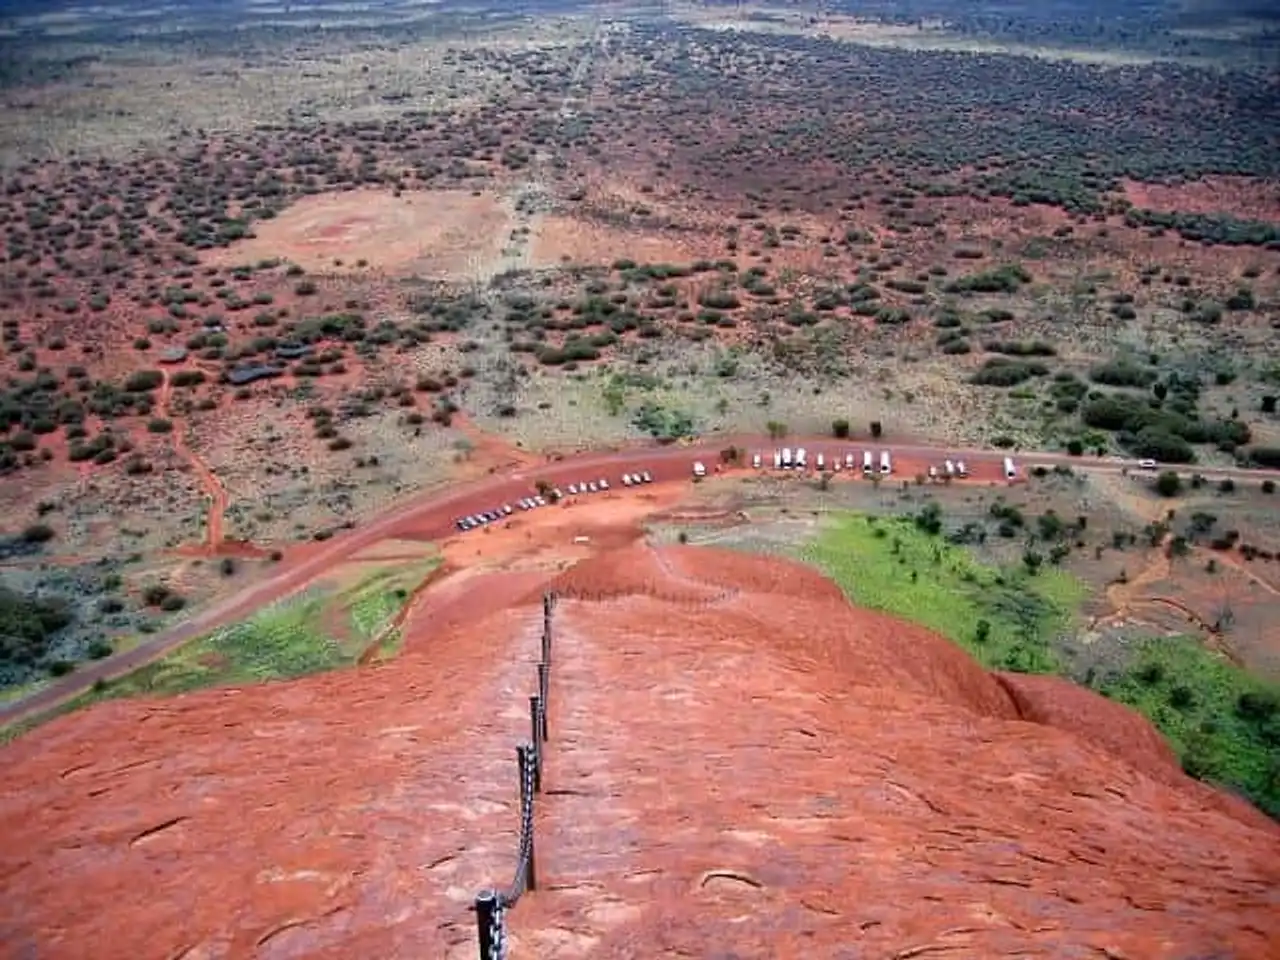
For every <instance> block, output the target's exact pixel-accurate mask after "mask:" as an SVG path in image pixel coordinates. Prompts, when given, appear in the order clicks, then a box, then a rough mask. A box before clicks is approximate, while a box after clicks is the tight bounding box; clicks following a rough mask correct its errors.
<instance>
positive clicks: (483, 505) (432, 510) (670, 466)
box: [0, 436, 1276, 725]
mask: <svg viewBox="0 0 1280 960" xmlns="http://www.w3.org/2000/svg"><path fill="white" fill-rule="evenodd" d="M784 444H786V445H788V446H790V447H792V448H793V449H794V448H795V447H800V446H802V447H804V448H805V449H806V450H807V451H809V454H810V460H809V463H810V465H812V464H813V462H814V459H813V458H816V456H817V454H819V453H822V454H823V455H824V456H826V457H827V458H831V457H834V456H836V455H837V454H839V455H840V456H841V457H843V456H844V455H845V454H846V453H849V452H851V451H854V450H857V451H861V450H863V449H866V448H868V447H869V448H871V449H874V450H877V451H879V450H882V449H883V450H889V451H890V452H891V453H892V454H893V456H894V458H895V464H894V474H895V479H901V478H902V477H911V476H914V475H915V473H916V472H917V471H919V470H922V469H927V465H928V464H930V463H934V464H937V463H941V462H942V460H944V459H945V458H948V457H950V458H963V459H964V460H965V461H966V463H967V465H968V467H969V470H970V473H971V476H972V481H971V482H982V483H985V482H1003V480H1004V476H1003V470H1002V463H1003V460H1004V457H1005V454H1004V453H1003V452H1000V451H991V450H965V449H959V448H954V447H953V448H947V447H934V446H921V445H908V444H893V443H876V442H874V441H868V440H865V439H850V440H833V439H831V438H830V437H815V438H807V437H789V438H787V439H786V440H783V441H774V440H770V439H769V438H767V437H760V436H736V437H720V438H716V439H715V440H707V441H703V442H699V443H696V444H693V445H690V446H647V447H635V448H631V449H625V450H615V451H610V452H605V453H583V454H577V455H573V456H570V457H565V458H563V459H560V460H554V459H553V460H551V461H549V462H547V463H545V464H541V465H539V466H518V467H514V468H512V469H510V470H507V471H505V472H502V473H499V474H496V475H494V476H492V477H490V478H487V479H485V480H483V481H480V482H478V483H475V484H472V485H470V486H467V487H464V488H462V489H459V490H456V491H454V492H450V493H446V494H444V495H438V494H428V495H427V496H429V497H430V499H417V500H413V501H410V502H408V503H406V504H404V505H402V506H400V507H397V508H395V509H393V510H391V511H389V512H387V513H386V514H384V515H383V516H381V517H378V518H376V519H375V520H373V521H371V522H369V523H367V524H365V525H364V526H363V527H358V528H356V529H354V530H351V531H349V532H345V533H342V534H339V535H337V536H336V537H334V539H333V540H332V541H330V542H328V543H326V544H325V546H324V547H322V548H321V549H319V550H317V551H315V552H314V553H311V554H310V555H309V556H307V557H305V558H304V559H301V560H299V561H297V562H292V563H291V562H288V561H286V562H284V563H282V564H281V565H280V567H279V569H278V570H277V571H276V572H275V573H274V575H270V576H267V577H266V578H265V579H263V580H260V581H259V582H258V583H256V584H255V585H253V586H251V587H249V588H247V589H246V590H243V591H241V592H240V593H238V594H236V595H234V596H232V597H229V598H227V599H225V600H222V601H219V602H217V603H214V604H212V605H211V606H208V607H206V608H205V609H203V610H201V611H199V612H197V613H196V614H195V615H194V616H192V617H191V618H190V619H189V620H186V621H184V622H183V623H181V624H178V625H177V626H175V627H173V628H172V629H170V630H167V631H165V632H164V633H161V634H157V635H155V636H153V637H151V638H149V639H147V640H145V641H143V642H142V643H140V644H139V645H138V646H136V647H134V648H133V649H131V650H129V651H127V652H125V653H122V654H119V655H118V656H113V657H110V658H108V659H106V660H100V661H95V662H93V663H89V664H86V665H84V666H83V667H81V668H80V669H79V670H77V671H76V672H75V673H73V674H71V675H69V676H66V677H63V678H61V679H60V680H58V681H57V682H56V683H53V684H50V685H49V686H48V687H45V688H44V689H42V690H39V691H37V692H35V693H33V694H32V695H31V696H29V697H26V698H24V699H21V700H16V701H13V702H10V703H7V704H5V705H3V706H0V725H7V724H10V723H13V722H15V721H17V720H21V719H23V718H25V717H28V716H31V715H33V714H36V713H40V712H43V711H47V710H50V709H52V708H54V707H56V706H58V705H59V704H61V703H63V702H64V701H66V700H68V699H70V698H71V697H74V696H76V695H78V694H80V693H82V692H84V691H86V690H88V689H89V688H90V687H92V686H93V684H94V683H95V682H96V681H98V680H109V679H111V678H113V677H118V676H122V675H124V674H127V673H129V672H131V671H133V670H136V669H137V668H138V667H140V666H143V665H145V664H147V663H150V662H151V661H153V660H156V659H158V658H159V657H162V656H164V655H165V654H166V653H169V652H170V651H172V650H173V649H174V648H176V647H178V646H179V645H181V644H183V643H185V642H187V641H188V640H192V639H194V638H196V637H199V636H202V635H204V634H207V633H209V632H210V631H212V630H214V629H216V628H218V627H220V626H224V625H226V624H228V623H232V622H235V621H237V620H241V619H244V618H245V617H246V616H248V615H249V614H251V613H252V612H253V611H255V610H257V609H258V608H259V607H262V606H264V605H265V604H268V603H271V602H272V601H275V600H279V599H281V598H283V597H286V596H288V595H290V594H292V593H295V592H296V591H297V590H299V589H301V588H302V587H304V586H305V585H306V584H307V583H309V582H310V581H312V580H314V579H315V578H316V577H318V576H320V575H322V574H323V573H325V572H326V571H327V570H328V569H329V568H331V567H332V566H334V565H335V564H338V563H341V562H343V561H345V560H346V559H348V558H349V557H350V556H351V555H353V554H355V553H357V552H358V551H360V550H361V549H363V548H365V547H367V546H369V545H370V544H372V543H376V542H377V541H379V540H383V539H389V538H393V537H395V536H396V532H397V531H398V530H399V529H401V528H405V527H411V528H412V530H413V533H414V535H415V536H417V537H427V538H440V537H445V536H449V535H452V534H453V533H454V532H455V527H454V522H455V521H456V519H457V518H458V517H460V516H464V515H466V514H472V513H477V512H480V511H483V510H488V509H492V508H493V507H495V506H500V505H501V504H503V503H506V502H509V501H513V500H517V499H519V498H520V497H522V496H528V495H530V494H531V493H532V492H533V490H534V485H535V483H537V482H538V481H539V480H545V481H546V482H548V483H550V484H553V485H556V486H561V487H567V486H568V485H569V484H570V483H578V482H583V481H591V480H599V479H600V478H601V477H606V478H608V480H609V482H610V483H611V484H614V485H615V486H619V485H620V484H621V481H620V479H619V478H620V476H621V474H622V472H624V471H635V470H642V469H643V470H648V471H650V472H651V473H652V474H653V479H654V481H655V482H657V483H664V482H671V481H677V480H686V479H688V478H689V477H690V475H691V473H692V468H693V464H694V463H695V461H701V462H703V463H704V464H706V466H707V468H708V470H709V471H710V470H711V469H712V468H713V467H714V465H715V464H716V463H718V462H719V459H720V458H719V454H720V451H721V450H724V449H726V448H728V447H730V446H734V447H736V448H737V449H738V450H740V451H744V452H745V454H746V458H747V459H746V462H747V463H748V464H749V463H750V462H751V460H750V458H751V456H752V455H753V454H754V453H757V452H758V453H760V454H761V456H762V458H763V459H764V460H765V466H766V468H772V460H773V451H774V449H775V448H777V447H780V446H783V445H784ZM1012 456H1013V457H1014V459H1015V462H1016V463H1017V464H1018V465H1019V470H1020V471H1025V470H1026V469H1027V468H1028V467H1030V466H1032V465H1036V464H1043V465H1045V466H1048V467H1053V466H1057V465H1059V464H1064V465H1069V466H1071V467H1073V468H1074V469H1077V470H1087V471H1092V472H1109V473H1120V472H1122V471H1124V470H1136V469H1137V461H1132V460H1122V459H1118V458H1113V459H1100V458H1087V457H1071V456H1068V455H1066V454H1057V453H1018V454H1012ZM1206 476H1209V477H1210V478H1211V479H1216V478H1219V477H1231V478H1233V479H1236V480H1249V479H1256V480H1262V479H1265V478H1268V477H1272V478H1274V477H1275V476H1276V472H1275V471H1264V470H1242V469H1224V470H1214V471H1208V472H1206Z"/></svg>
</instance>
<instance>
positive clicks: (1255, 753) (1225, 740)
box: [1102, 637, 1280, 818]
mask: <svg viewBox="0 0 1280 960" xmlns="http://www.w3.org/2000/svg"><path fill="white" fill-rule="evenodd" d="M1102 692H1103V693H1104V694H1106V695H1107V696H1108V697H1110V698H1112V699H1113V700H1117V701H1119V702H1121V703H1126V704H1128V705H1129V706H1131V707H1133V708H1135V709H1136V710H1138V711H1139V712H1140V713H1142V714H1143V715H1144V716H1145V717H1147V718H1148V719H1150V720H1151V722H1152V723H1154V724H1155V725H1156V727H1157V728H1159V730H1160V732H1161V733H1163V734H1164V735H1165V737H1166V738H1167V739H1168V740H1169V743H1170V744H1171V745H1172V747H1173V749H1174V750H1175V751H1177V753H1178V756H1179V757H1180V758H1181V759H1182V765H1183V768H1184V769H1185V770H1186V771H1187V772H1188V773H1190V774H1191V775H1192V776H1195V777H1198V778H1200V779H1202V780H1207V781H1210V782H1212V783H1217V784H1220V785H1222V786H1225V787H1229V788H1231V789H1233V790H1236V791H1238V792H1240V793H1243V794H1244V795H1245V796H1246V797H1248V798H1249V799H1250V800H1252V801H1253V802H1254V803H1255V804H1256V805H1257V806H1258V807H1260V808H1261V809H1263V810H1265V811H1266V812H1267V813H1269V814H1270V815H1271V816H1273V817H1278V818H1280V688H1277V687H1276V686H1274V685H1270V684H1267V683H1265V682H1264V681H1263V680H1261V679H1259V678H1257V677H1254V676H1252V675H1250V674H1248V673H1246V672H1245V671H1243V670H1241V669H1239V668H1238V667H1235V666H1233V665H1232V664H1230V663H1228V662H1227V661H1226V660H1224V659H1222V658H1221V657H1219V656H1217V655H1216V654H1214V653H1212V652H1210V651H1208V650H1206V649H1204V648H1203V647H1202V646H1201V645H1200V644H1199V643H1197V642H1196V641H1195V640H1194V639H1192V638H1187V637H1174V638H1171V639H1168V638H1160V639H1154V640H1148V641H1146V642H1145V643H1144V644H1142V646H1141V647H1140V648H1139V649H1138V651H1137V653H1136V656H1135V658H1134V661H1133V663H1131V664H1130V665H1129V667H1128V669H1127V670H1125V672H1124V673H1123V674H1121V675H1120V676H1119V677H1116V678H1111V679H1109V680H1107V681H1105V682H1104V683H1103V685H1102ZM1246 694H1247V695H1249V696H1250V698H1251V699H1252V701H1253V703H1254V704H1258V705H1260V707H1259V708H1256V709H1254V710H1248V709H1246V710H1244V711H1242V710H1241V708H1240V707H1241V697H1243V696H1245V695H1246Z"/></svg>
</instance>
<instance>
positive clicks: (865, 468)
mask: <svg viewBox="0 0 1280 960" xmlns="http://www.w3.org/2000/svg"><path fill="white" fill-rule="evenodd" d="M871 458H872V453H871V451H870V450H863V451H862V472H863V473H870V472H871V464H872V459H871Z"/></svg>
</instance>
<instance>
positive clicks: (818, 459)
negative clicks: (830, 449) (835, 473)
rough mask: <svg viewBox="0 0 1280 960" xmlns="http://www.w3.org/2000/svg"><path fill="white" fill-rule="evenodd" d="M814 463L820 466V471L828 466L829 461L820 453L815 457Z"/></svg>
mask: <svg viewBox="0 0 1280 960" xmlns="http://www.w3.org/2000/svg"><path fill="white" fill-rule="evenodd" d="M814 465H815V466H816V467H817V468H818V470H819V471H821V470H825V469H826V468H827V461H826V459H825V458H824V457H823V456H822V454H818V456H817V457H816V458H815V459H814Z"/></svg>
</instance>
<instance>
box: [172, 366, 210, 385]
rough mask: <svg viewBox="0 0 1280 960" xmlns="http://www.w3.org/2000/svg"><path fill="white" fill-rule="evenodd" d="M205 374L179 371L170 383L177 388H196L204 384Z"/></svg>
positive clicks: (195, 371) (196, 371) (197, 371)
mask: <svg viewBox="0 0 1280 960" xmlns="http://www.w3.org/2000/svg"><path fill="white" fill-rule="evenodd" d="M204 379H205V378H204V373H203V372H202V371H200V370H178V371H177V372H175V373H174V374H173V375H172V376H171V377H170V378H169V382H170V383H172V384H173V385H174V386H175V387H195V386H199V385H200V384H202V383H204Z"/></svg>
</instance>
